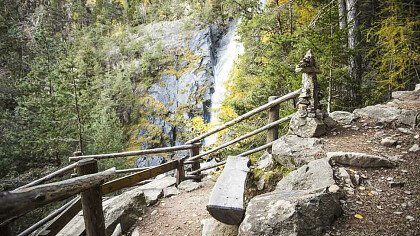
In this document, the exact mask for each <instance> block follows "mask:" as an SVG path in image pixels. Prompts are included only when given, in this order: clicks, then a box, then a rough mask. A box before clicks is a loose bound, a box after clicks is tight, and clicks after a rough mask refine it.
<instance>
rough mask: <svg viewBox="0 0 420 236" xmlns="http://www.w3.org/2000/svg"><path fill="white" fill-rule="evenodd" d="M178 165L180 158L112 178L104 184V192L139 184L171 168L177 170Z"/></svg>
mask: <svg viewBox="0 0 420 236" xmlns="http://www.w3.org/2000/svg"><path fill="white" fill-rule="evenodd" d="M177 166H178V160H174V161H170V162H167V163H165V164H162V165H159V166H155V167H151V168H149V169H147V170H144V171H141V172H138V173H135V174H131V175H127V176H124V177H121V178H118V179H115V180H112V181H110V182H108V183H105V184H104V185H102V193H103V194H107V193H112V192H115V191H117V190H120V189H123V188H128V187H132V186H134V185H136V184H138V183H139V182H140V181H143V180H147V179H150V178H153V177H156V176H158V175H160V174H163V173H166V172H168V171H171V170H175V169H176V168H177Z"/></svg>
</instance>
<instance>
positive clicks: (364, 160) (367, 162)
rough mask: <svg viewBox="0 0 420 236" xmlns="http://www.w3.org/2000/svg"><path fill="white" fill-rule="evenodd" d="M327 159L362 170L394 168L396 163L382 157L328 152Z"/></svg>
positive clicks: (356, 153)
mask: <svg viewBox="0 0 420 236" xmlns="http://www.w3.org/2000/svg"><path fill="white" fill-rule="evenodd" d="M327 158H329V159H330V161H331V163H332V164H341V165H347V166H354V167H361V168H380V167H386V168H392V167H395V166H396V163H395V162H393V161H391V160H389V159H387V158H385V157H381V156H375V155H370V154H366V153H358V152H328V153H327Z"/></svg>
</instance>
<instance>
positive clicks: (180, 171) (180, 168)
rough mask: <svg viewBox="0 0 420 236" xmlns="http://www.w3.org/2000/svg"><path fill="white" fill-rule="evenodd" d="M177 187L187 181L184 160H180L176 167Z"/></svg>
mask: <svg viewBox="0 0 420 236" xmlns="http://www.w3.org/2000/svg"><path fill="white" fill-rule="evenodd" d="M175 178H176V185H177V186H178V185H179V184H180V183H181V182H182V181H183V180H184V179H185V169H184V160H182V159H179V160H178V165H177V167H176V174H175Z"/></svg>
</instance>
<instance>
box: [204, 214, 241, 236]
mask: <svg viewBox="0 0 420 236" xmlns="http://www.w3.org/2000/svg"><path fill="white" fill-rule="evenodd" d="M201 225H202V231H201V232H202V233H201V235H202V236H236V235H238V226H237V225H227V224H223V223H222V222H219V221H217V220H215V219H213V218H208V219H204V220H202V221H201Z"/></svg>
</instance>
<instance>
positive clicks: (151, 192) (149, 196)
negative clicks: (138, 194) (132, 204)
mask: <svg viewBox="0 0 420 236" xmlns="http://www.w3.org/2000/svg"><path fill="white" fill-rule="evenodd" d="M142 191H143V193H144V196H145V197H146V203H147V206H151V205H154V204H156V203H157V201H158V200H159V198H161V197H162V196H163V189H158V188H152V189H144V190H142Z"/></svg>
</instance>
